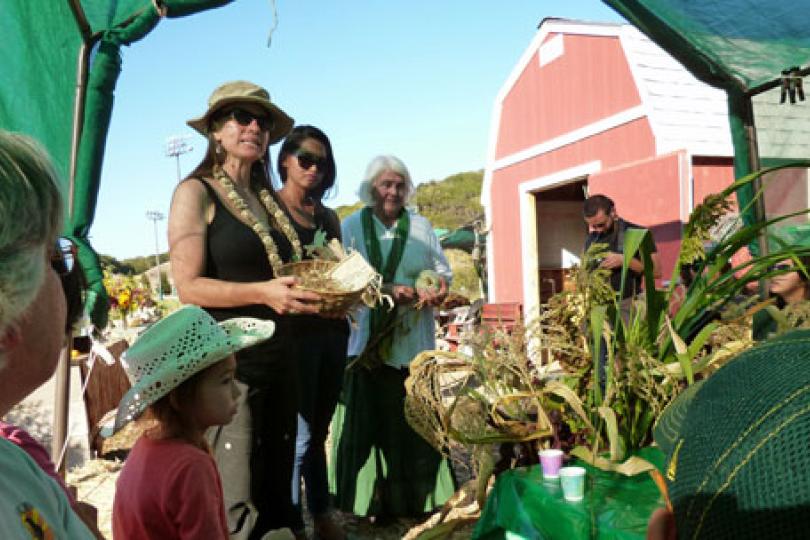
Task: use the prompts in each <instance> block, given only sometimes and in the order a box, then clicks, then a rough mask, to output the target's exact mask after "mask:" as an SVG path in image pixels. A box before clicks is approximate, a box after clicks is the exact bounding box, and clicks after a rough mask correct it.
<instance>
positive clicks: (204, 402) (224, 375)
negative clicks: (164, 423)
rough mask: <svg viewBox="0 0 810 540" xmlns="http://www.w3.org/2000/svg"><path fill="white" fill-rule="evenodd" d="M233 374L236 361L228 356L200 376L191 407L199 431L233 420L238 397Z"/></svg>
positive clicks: (231, 356)
mask: <svg viewBox="0 0 810 540" xmlns="http://www.w3.org/2000/svg"><path fill="white" fill-rule="evenodd" d="M235 373H236V359H235V358H234V356H233V355H230V356H228V357H227V358H225V359H224V360H222V361H221V362H218V363H216V364H214V365H213V366H211V367H209V368H208V369H206V370H205V371H203V372H202V373H201V374H200V380H199V382H198V384H197V389H196V393H195V400H194V401H195V403H194V407H193V411H194V420H195V422H196V424H197V426H198V427H199V428H200V429H202V430H206V429H208V428H209V427H211V426H221V425H223V424H227V423H229V422H230V421H231V420H232V419H233V416H234V415H235V414H236V400H237V398H238V397H239V389H238V388H237V387H236V384H235V383H234V380H233V377H234V374H235Z"/></svg>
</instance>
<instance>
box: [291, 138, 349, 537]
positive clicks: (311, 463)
mask: <svg viewBox="0 0 810 540" xmlns="http://www.w3.org/2000/svg"><path fill="white" fill-rule="evenodd" d="M278 173H279V176H280V177H281V181H282V184H283V185H282V188H281V189H280V190H279V191H278V195H279V199H281V201H282V202H283V203H284V209H285V211H286V212H287V215H288V216H289V218H290V219H291V221H292V223H293V226H294V227H295V229H296V231H297V233H298V237H299V238H300V239H301V243H302V244H303V245H304V246H307V245H309V244H313V243H314V242H315V241H316V240H317V241H320V242H324V241H326V242H328V241H329V240H331V239H333V238H335V239H337V240H338V241H340V220H339V219H338V217H337V214H335V212H334V210H332V209H330V208H327V207H325V206H324V205H323V204H322V203H321V199H322V198H323V196H324V194H325V193H327V192H328V191H330V189H331V188H332V187H333V186H334V183H335V174H336V171H335V159H334V156H333V155H332V145H331V144H330V142H329V138H328V137H327V136H326V134H324V132H323V131H321V130H320V129H318V128H316V127H313V126H297V127H296V128H294V129H293V130H292V131H291V132H290V134H289V135H288V136H287V138H286V139H285V140H284V143H283V144H282V145H281V149H280V150H279V153H278ZM306 256H307V255H306V253H305V257H306ZM348 341H349V324H348V322H347V321H346V319H345V318H344V319H325V318H322V317H317V316H312V315H298V316H294V317H292V325H291V328H290V334H289V340H288V343H289V346H290V348H291V350H293V351H295V357H296V364H297V366H298V374H299V386H300V390H301V401H300V406H299V411H298V437H297V441H296V453H295V468H294V469H293V483H292V499H293V504H294V505H295V506H296V509H297V514H296V522H295V523H294V525H295V526H294V527H293V531H295V532H296V533H297V534H299V535H301V534H303V530H304V519H303V514H302V509H301V481H302V479H303V482H304V484H305V486H306V493H307V507H308V510H309V512H310V514H311V515H312V520H313V522H314V526H315V536H316V538H321V539H323V540H342V539H344V538H345V534H344V532H343V530H342V529H341V528H340V526H339V525H337V524H336V523H335V521H333V520H332V519H331V517H330V515H329V486H328V484H327V476H326V474H327V473H326V450H325V443H326V436H327V433H328V431H329V424H330V422H331V420H332V414H333V413H334V412H335V406H336V405H337V400H338V396H339V395H340V389H341V386H342V383H343V370H344V368H345V366H346V349H347V345H348Z"/></svg>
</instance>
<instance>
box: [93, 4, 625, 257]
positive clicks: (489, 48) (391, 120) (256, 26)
mask: <svg viewBox="0 0 810 540" xmlns="http://www.w3.org/2000/svg"><path fill="white" fill-rule="evenodd" d="M276 11H277V14H278V26H277V27H276V29H275V31H274V32H273V34H272V43H271V45H270V47H269V48H268V46H267V37H268V34H269V32H270V29H271V27H272V26H273V8H272V5H271V3H270V2H269V0H236V1H235V2H233V3H232V4H230V5H227V6H225V7H222V8H218V9H214V10H211V11H209V12H205V13H201V14H197V15H194V16H191V17H185V18H182V19H167V20H164V21H162V22H161V23H160V24H159V25H158V27H157V28H156V29H155V30H153V31H152V33H150V34H149V35H147V36H146V38H144V39H143V40H141V41H140V42H136V43H134V44H133V45H132V46H130V47H128V48H124V49H123V51H122V56H123V68H122V73H121V76H120V78H119V81H118V85H117V88H116V94H115V108H114V112H113V118H112V124H111V126H110V133H109V137H108V141H107V152H106V156H105V161H104V168H103V172H102V182H101V189H100V192H99V199H98V206H97V211H96V218H95V222H94V224H93V227H92V229H91V231H90V239H91V242H92V244H93V245H94V247H95V248H96V249H97V251H99V252H100V253H103V254H108V255H113V256H115V257H117V258H127V257H134V256H139V255H150V254H153V253H154V251H155V233H154V229H153V222H151V221H149V220H148V219H147V218H146V212H147V211H148V210H155V211H159V212H162V213H163V214H164V215H167V214H168V210H169V203H170V200H171V195H172V191H173V189H174V186H175V185H176V184H177V171H176V168H177V166H176V161H175V159H174V158H170V157H166V155H165V144H166V139H167V138H168V137H170V136H175V135H180V136H188V142H189V143H190V144H191V145H192V146H193V147H194V150H193V151H192V152H190V153H188V154H185V155H183V156H181V157H180V169H181V173H182V174H183V175H184V176H185V175H186V174H187V173H188V172H189V171H190V170H191V169H192V168H193V167H194V166H195V165H196V164H197V162H199V160H200V159H201V158H202V153H203V151H204V148H205V141H204V139H203V138H202V137H200V136H199V135H197V134H196V133H195V132H194V131H192V130H191V129H190V128H188V127H187V126H186V124H185V121H186V120H187V119H189V118H192V117H196V116H198V115H199V114H201V113H202V112H203V111H204V110H205V104H206V101H207V99H208V96H209V95H210V93H211V91H212V90H213V89H214V88H215V87H216V86H217V85H219V84H220V83H222V82H224V81H228V80H233V79H247V80H251V81H254V82H256V83H258V84H260V85H262V86H264V87H265V88H267V89H268V90H269V91H270V94H271V96H272V99H273V101H274V102H275V103H277V104H278V105H279V106H280V107H281V108H283V109H284V110H285V111H286V112H287V113H288V114H290V116H292V117H293V118H295V120H296V123H300V124H304V123H305V124H313V125H316V126H318V127H320V128H321V129H323V130H324V131H325V132H326V133H327V135H328V136H329V138H330V139H331V141H332V144H333V147H334V152H335V158H336V160H337V169H338V176H337V184H338V187H339V191H338V194H337V196H336V197H333V198H332V199H329V200H327V201H325V202H326V204H327V205H329V206H339V205H343V204H352V203H354V202H355V201H356V200H357V198H356V196H355V191H356V189H357V185H358V183H359V181H360V179H361V176H362V174H363V172H364V170H365V166H366V164H367V163H368V162H369V160H370V159H371V158H373V157H374V156H376V155H378V154H383V153H385V154H394V155H397V156H399V157H400V158H401V159H403V161H404V162H405V163H406V165H407V166H408V168H409V169H410V172H411V175H412V176H413V178H414V180H415V181H416V182H417V183H420V182H424V181H429V180H441V179H443V178H445V177H447V176H449V175H451V174H455V173H457V172H463V171H470V170H477V169H482V168H483V167H484V164H485V163H484V162H485V159H486V151H487V142H488V140H489V132H490V117H491V113H492V105H493V102H494V99H495V96H496V94H497V92H498V90H499V89H500V87H501V85H502V84H503V83H504V81H505V80H506V78H507V77H508V75H509V73H510V72H511V70H512V68H513V67H514V65H515V63H516V62H517V60H518V59H519V58H520V56H521V54H522V53H523V51H524V50H525V49H526V47H527V46H528V45H529V43H530V42H531V40H532V38H533V37H534V35H535V33H536V31H537V25H538V24H539V22H540V21H541V20H542V19H543V18H545V17H564V18H572V19H581V20H588V21H621V18H620V17H619V15H618V14H616V13H615V12H614V11H612V10H611V9H610V8H608V7H607V6H605V5H604V4H602V2H600V1H597V0H568V1H558V0H500V1H496V0H414V1H410V2H403V1H383V0H333V1H328V0H277V3H276ZM277 148H278V145H276V146H274V147H271V155H272V157H273V158H274V159H275V151H276V149H277ZM158 244H159V249H160V251H161V252H163V251H166V250H167V249H168V246H167V242H166V220H165V219H164V220H163V221H160V222H158Z"/></svg>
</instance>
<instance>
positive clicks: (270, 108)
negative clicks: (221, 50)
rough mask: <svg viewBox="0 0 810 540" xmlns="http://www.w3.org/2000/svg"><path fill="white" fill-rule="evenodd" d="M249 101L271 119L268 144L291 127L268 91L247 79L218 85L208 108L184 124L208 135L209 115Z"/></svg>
mask: <svg viewBox="0 0 810 540" xmlns="http://www.w3.org/2000/svg"><path fill="white" fill-rule="evenodd" d="M236 103H250V104H252V105H258V106H259V107H261V108H262V109H264V110H265V111H267V115H268V116H269V117H270V119H271V120H272V121H273V125H272V126H271V127H270V129H269V130H268V133H269V135H270V144H273V143H274V142H277V141H279V140H281V138H282V137H284V136H285V135H286V134H287V133H289V132H290V130H291V129H292V127H293V119H292V118H290V117H289V116H288V115H287V113H285V112H284V111H282V110H281V109H280V108H278V107H277V106H276V105H274V104H273V102H272V101H270V93H269V92H268V91H267V90H265V89H264V88H262V87H261V86H259V85H257V84H253V83H252V82H249V81H231V82H226V83H223V84H221V85H220V86H218V87H217V88H216V89H215V90H214V91H213V92H212V93H211V97H209V98H208V110H207V111H205V114H203V115H202V116H200V117H199V118H192V119H191V120H189V121H188V122H186V124H188V125H189V126H190V127H192V128H194V129H196V130H197V131H198V132H199V133H200V134H202V135H203V136H204V137H206V136H208V130H209V129H210V125H209V124H210V122H211V117H212V116H213V115H214V113H216V112H217V111H218V110H220V109H222V108H223V107H225V106H226V105H233V104H236Z"/></svg>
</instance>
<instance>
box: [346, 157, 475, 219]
mask: <svg viewBox="0 0 810 540" xmlns="http://www.w3.org/2000/svg"><path fill="white" fill-rule="evenodd" d="M483 180H484V173H483V171H471V172H463V173H458V174H454V175H452V176H448V177H447V178H445V179H444V180H431V181H429V182H423V183H421V184H419V185H418V186H416V196H415V197H414V201H413V202H415V204H416V207H417V209H418V211H419V213H420V214H422V215H423V216H425V217H426V218H428V220H430V222H431V223H432V224H433V227H435V228H437V229H450V230H452V229H456V228H458V227H461V226H462V225H466V224H467V223H470V222H471V221H473V220H475V219H477V218H479V217H480V216H481V215H482V214H483V213H484V208H483V207H482V206H481V202H480V199H481V184H482V183H483ZM361 206H362V204H361V203H360V202H357V203H355V204H352V205H344V206H338V207H336V208H335V211H336V212H337V214H338V216H340V219H343V218H345V217H346V216H348V215H349V214H351V213H352V212H355V211H357V210H359V209H360V207H361Z"/></svg>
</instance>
